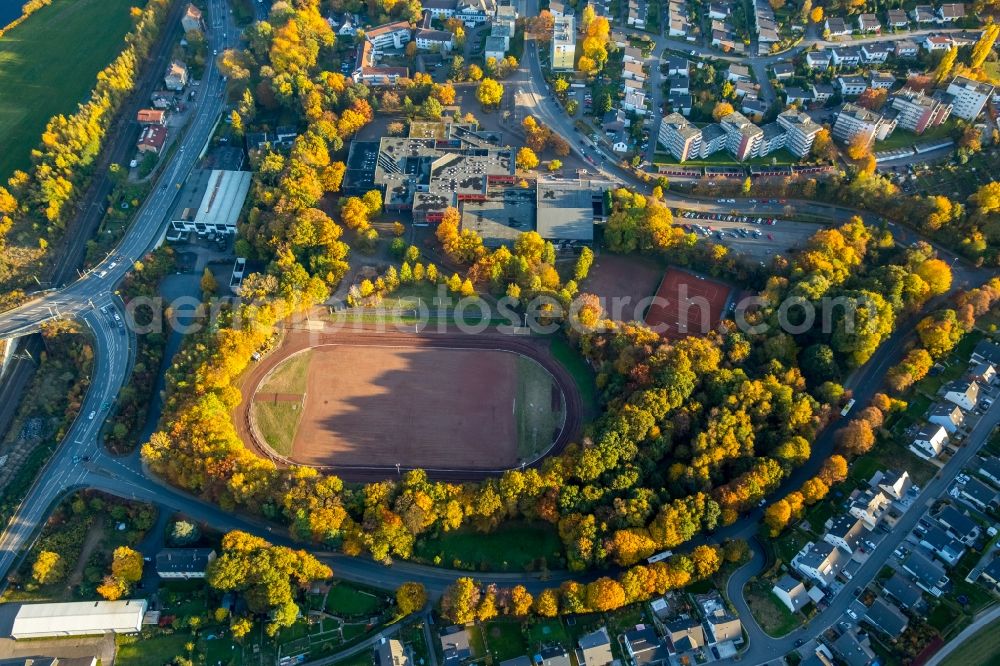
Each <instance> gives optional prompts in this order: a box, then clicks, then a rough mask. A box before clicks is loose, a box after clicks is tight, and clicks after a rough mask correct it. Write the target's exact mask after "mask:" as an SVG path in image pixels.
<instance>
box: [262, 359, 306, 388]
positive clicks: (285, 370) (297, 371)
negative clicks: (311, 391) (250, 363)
mask: <svg viewBox="0 0 1000 666" xmlns="http://www.w3.org/2000/svg"><path fill="white" fill-rule="evenodd" d="M311 360H312V350H311V349H307V350H305V351H302V352H299V353H298V354H295V355H294V356H292V357H291V358H289V359H288V360H286V361H284V362H283V363H282V364H281V365H279V366H278V367H276V368H275V369H274V370H273V371H272V372H271V374H270V375H269V376H268V378H267V380H266V381H264V383H262V384H261V385H260V388H258V389H257V390H258V391H261V392H263V393H297V394H300V395H301V394H303V393H305V392H306V385H307V383H308V381H309V361H311Z"/></svg>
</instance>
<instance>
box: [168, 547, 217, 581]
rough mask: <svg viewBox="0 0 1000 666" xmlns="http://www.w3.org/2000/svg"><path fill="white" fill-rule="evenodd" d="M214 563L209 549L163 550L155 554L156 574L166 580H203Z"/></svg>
mask: <svg viewBox="0 0 1000 666" xmlns="http://www.w3.org/2000/svg"><path fill="white" fill-rule="evenodd" d="M214 561H215V551H214V550H212V549H211V548H164V549H163V550H161V551H160V552H159V553H157V554H156V574H157V575H158V576H159V577H160V578H167V579H181V580H189V579H192V578H204V577H205V571H206V570H207V569H208V565H209V564H211V563H212V562H214Z"/></svg>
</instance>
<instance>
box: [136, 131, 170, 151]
mask: <svg viewBox="0 0 1000 666" xmlns="http://www.w3.org/2000/svg"><path fill="white" fill-rule="evenodd" d="M166 142H167V128H166V127H164V126H163V125H147V126H146V127H144V128H143V129H142V133H141V134H140V135H139V142H138V143H137V144H136V148H138V149H139V152H140V153H153V154H155V155H159V154H160V152H161V151H162V150H163V145H164V144H165V143H166Z"/></svg>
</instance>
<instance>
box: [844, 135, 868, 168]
mask: <svg viewBox="0 0 1000 666" xmlns="http://www.w3.org/2000/svg"><path fill="white" fill-rule="evenodd" d="M871 148H872V143H871V137H870V136H869V135H867V134H865V133H864V132H861V133H858V134H855V135H854V136H852V137H851V140H850V141H848V143H847V150H846V153H847V156H848V157H849V158H851V159H852V160H856V161H860V160H862V159H864V158H866V157H868V156H869V155H871Z"/></svg>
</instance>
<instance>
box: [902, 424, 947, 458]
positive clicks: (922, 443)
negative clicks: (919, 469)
mask: <svg viewBox="0 0 1000 666" xmlns="http://www.w3.org/2000/svg"><path fill="white" fill-rule="evenodd" d="M947 444H948V432H947V431H946V430H945V429H944V428H943V427H941V426H939V425H935V424H927V425H925V426H924V427H922V428H921V429H920V430H918V431H917V434H916V435H914V437H913V441H912V442H910V446H909V449H910V451H912V452H913V453H914V455H917V456H920V457H921V458H923V459H924V460H930V459H931V458H937V457H938V456H939V455H940V454H941V451H943V450H944V447H945V446H946V445H947Z"/></svg>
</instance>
